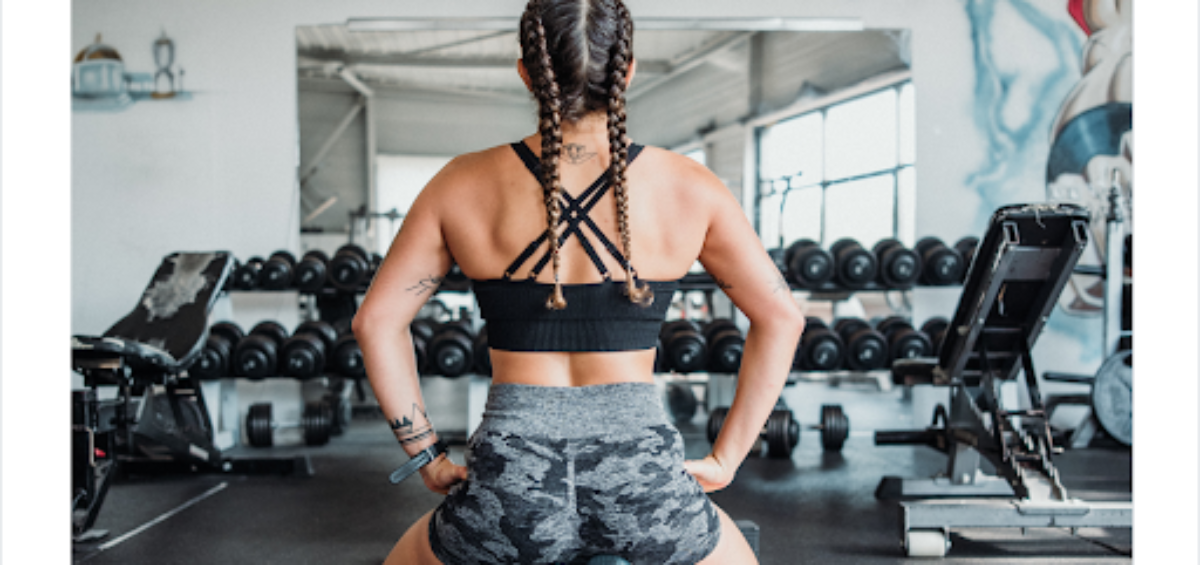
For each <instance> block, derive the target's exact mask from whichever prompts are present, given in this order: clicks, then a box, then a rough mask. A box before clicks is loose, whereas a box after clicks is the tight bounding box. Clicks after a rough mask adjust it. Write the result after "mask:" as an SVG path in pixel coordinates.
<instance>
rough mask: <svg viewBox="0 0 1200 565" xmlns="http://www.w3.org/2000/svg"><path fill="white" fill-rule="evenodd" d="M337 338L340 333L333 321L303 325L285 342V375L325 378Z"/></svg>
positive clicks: (311, 322) (302, 377)
mask: <svg viewBox="0 0 1200 565" xmlns="http://www.w3.org/2000/svg"><path fill="white" fill-rule="evenodd" d="M337 339H338V335H337V330H335V329H333V325H331V324H330V323H329V322H324V321H320V320H313V321H308V322H304V323H302V324H300V325H299V326H297V327H296V331H294V332H292V337H290V338H288V340H287V341H285V342H284V343H283V359H282V363H281V365H282V366H281V369H282V372H283V374H285V375H287V376H289V377H295V378H297V379H313V378H317V377H321V376H324V374H325V367H326V366H327V365H328V364H329V363H328V361H329V360H330V359H331V357H332V355H331V354H332V353H333V350H334V344H336V343H337Z"/></svg>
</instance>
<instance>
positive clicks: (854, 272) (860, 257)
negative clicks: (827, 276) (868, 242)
mask: <svg viewBox="0 0 1200 565" xmlns="http://www.w3.org/2000/svg"><path fill="white" fill-rule="evenodd" d="M829 253H830V254H831V255H833V260H834V263H835V265H836V268H835V269H834V276H833V278H834V280H836V281H837V282H838V284H840V285H842V286H843V287H845V288H854V289H857V288H864V287H866V286H867V284H869V283H871V282H872V281H874V280H875V274H876V273H877V272H878V270H879V265H878V263H876V261H875V255H874V254H873V253H871V252H870V251H867V250H866V249H863V246H862V245H859V243H858V242H857V241H855V240H853V239H850V238H844V239H839V240H838V241H837V242H836V243H834V244H833V247H831V248H830V249H829Z"/></svg>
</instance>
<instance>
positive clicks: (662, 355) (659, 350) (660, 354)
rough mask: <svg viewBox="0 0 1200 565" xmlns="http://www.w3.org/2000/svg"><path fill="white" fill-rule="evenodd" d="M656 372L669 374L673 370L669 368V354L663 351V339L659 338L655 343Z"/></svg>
mask: <svg viewBox="0 0 1200 565" xmlns="http://www.w3.org/2000/svg"><path fill="white" fill-rule="evenodd" d="M654 372H655V373H669V372H671V368H670V367H668V366H667V354H666V352H665V351H663V343H662V338H661V337H660V338H658V339H657V340H656V341H655V343H654Z"/></svg>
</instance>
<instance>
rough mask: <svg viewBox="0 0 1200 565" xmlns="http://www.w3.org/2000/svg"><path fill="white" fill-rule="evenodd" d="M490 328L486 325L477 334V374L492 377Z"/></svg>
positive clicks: (475, 344)
mask: <svg viewBox="0 0 1200 565" xmlns="http://www.w3.org/2000/svg"><path fill="white" fill-rule="evenodd" d="M487 332H488V328H487V324H484V325H483V327H482V328H480V329H479V333H478V334H475V343H474V344H473V345H474V347H475V362H474V367H475V374H477V375H483V376H488V377H490V376H491V375H492V352H491V350H489V349H488V333H487Z"/></svg>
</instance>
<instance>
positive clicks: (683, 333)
mask: <svg viewBox="0 0 1200 565" xmlns="http://www.w3.org/2000/svg"><path fill="white" fill-rule="evenodd" d="M658 338H659V339H660V340H662V344H663V353H665V354H666V355H665V357H666V360H665V362H664V364H665V365H666V367H667V369H668V370H671V371H675V372H678V373H691V372H694V371H700V370H702V369H704V365H705V363H706V362H707V360H708V347H707V346H706V345H705V343H704V336H702V335H701V334H700V325H699V324H697V323H696V322H693V321H692V320H675V321H672V322H667V323H665V324H663V325H662V329H661V330H660V331H659V333H658Z"/></svg>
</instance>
